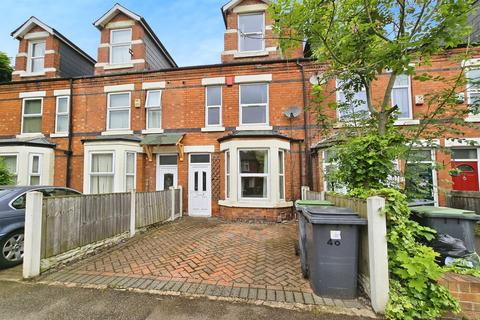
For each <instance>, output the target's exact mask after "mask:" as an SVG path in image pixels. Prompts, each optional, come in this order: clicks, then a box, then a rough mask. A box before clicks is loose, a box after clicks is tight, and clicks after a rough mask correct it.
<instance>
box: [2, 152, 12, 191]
mask: <svg viewBox="0 0 480 320" xmlns="http://www.w3.org/2000/svg"><path fill="white" fill-rule="evenodd" d="M14 183H15V179H14V176H13V175H12V173H11V172H10V170H8V168H7V166H6V164H5V161H4V160H3V159H2V158H0V186H5V185H12V184H14Z"/></svg>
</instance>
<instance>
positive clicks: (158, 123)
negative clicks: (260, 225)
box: [0, 0, 480, 221]
mask: <svg viewBox="0 0 480 320" xmlns="http://www.w3.org/2000/svg"><path fill="white" fill-rule="evenodd" d="M267 7H268V1H260V0H243V1H242V0H232V1H229V2H228V3H227V4H225V5H224V6H223V7H222V13H223V18H224V21H225V27H226V30H225V34H224V43H225V44H224V51H223V52H222V54H221V63H220V64H215V65H202V66H190V67H178V66H177V65H176V63H175V61H174V60H173V58H172V57H171V56H170V54H169V53H168V51H167V49H166V48H165V47H164V46H163V45H162V43H161V41H160V40H159V39H158V37H157V36H156V35H155V33H154V31H153V30H152V29H151V28H150V26H149V25H148V23H147V22H146V21H145V19H144V18H142V17H141V16H139V15H137V14H136V13H134V12H132V11H130V10H128V9H126V8H125V7H122V6H121V5H119V4H116V5H114V6H113V7H112V8H111V9H110V10H109V11H108V12H107V13H105V14H104V15H103V16H101V17H100V18H99V19H98V20H97V21H95V22H94V26H95V27H96V28H98V30H99V31H100V39H99V45H98V57H97V60H98V61H95V60H94V59H93V58H91V57H90V56H88V55H87V54H86V53H85V52H83V51H82V50H81V49H80V48H78V47H77V46H75V45H74V44H73V43H72V42H71V41H70V40H68V39H66V38H65V37H64V36H62V35H61V34H60V33H59V32H58V31H56V30H55V29H53V28H51V27H49V26H48V25H47V24H45V23H43V22H42V21H40V20H39V19H37V18H35V17H31V18H30V19H29V20H28V21H26V22H25V23H24V24H22V25H21V26H20V27H19V28H18V29H16V30H15V31H13V33H12V36H13V37H15V38H16V39H18V40H19V51H18V54H17V57H16V63H15V72H14V75H13V81H12V82H10V83H6V84H1V85H0V110H1V111H0V115H1V119H2V121H1V122H0V157H2V158H3V159H4V161H5V162H6V164H7V165H8V167H9V169H10V170H11V171H12V173H14V174H15V176H16V181H17V183H18V184H20V185H29V184H43V185H47V184H52V185H59V186H68V187H72V188H75V189H78V190H81V191H83V192H84V193H87V194H89V193H109V192H127V191H129V190H132V189H135V190H137V191H153V190H164V189H168V188H169V187H171V186H182V187H183V188H184V190H185V192H184V198H183V202H184V206H183V207H184V208H185V214H187V215H190V216H217V217H222V218H226V219H232V220H236V219H242V220H251V219H255V220H257V219H259V220H260V219H261V220H269V221H280V220H284V219H290V218H292V217H293V210H292V205H293V201H294V200H295V199H298V198H299V197H300V187H301V186H302V185H310V187H311V188H312V189H316V190H323V189H325V188H327V189H328V183H326V182H325V181H324V180H325V179H323V172H324V170H326V168H327V167H328V165H329V163H328V157H326V155H327V154H326V153H325V152H324V151H323V150H320V151H318V149H316V146H317V144H318V143H319V142H320V141H321V140H322V139H323V138H324V137H322V136H321V134H320V131H319V130H318V126H317V124H316V122H315V121H316V120H315V116H314V114H312V113H311V112H309V111H306V110H307V108H306V106H307V105H308V103H309V92H310V87H311V83H310V81H309V80H310V79H311V78H315V75H316V74H317V73H318V72H319V71H321V70H322V68H323V66H322V65H319V64H316V63H314V62H313V61H312V60H311V59H310V58H308V57H304V54H303V50H302V48H299V49H298V50H295V51H293V52H289V54H288V55H285V54H283V53H282V52H281V51H280V49H279V47H278V44H277V42H276V41H275V40H274V35H273V33H272V32H273V31H272V23H273V21H272V20H271V18H270V17H269V16H268V14H267V12H266V9H267ZM452 53H453V51H452V52H449V53H446V54H445V55H442V56H439V57H437V58H436V59H434V61H433V63H432V65H431V66H428V67H427V66H421V65H419V67H418V68H419V69H420V70H424V71H426V72H434V73H439V74H442V75H451V74H455V73H458V72H459V70H460V65H459V64H458V63H454V62H452V61H451V60H450V59H449V56H450V55H451V54H452ZM479 56H480V55H479ZM467 63H469V64H470V65H471V66H472V67H471V68H470V69H469V73H468V74H469V75H470V76H472V77H476V75H477V73H478V72H480V70H479V71H477V69H476V68H475V66H476V65H477V64H478V65H480V60H478V61H477V60H472V61H468V62H467ZM385 78H386V75H385ZM385 83H386V81H385V79H379V81H378V84H377V87H376V88H381V87H382V86H383V85H385ZM435 85H436V86H438V84H435ZM325 86H326V87H327V89H328V88H330V89H333V90H334V89H335V86H336V82H335V80H332V81H330V82H329V83H327V84H326V85H325ZM376 88H373V91H374V92H373V95H374V96H375V90H376ZM432 89H434V88H432V87H431V85H430V84H429V83H417V82H416V81H414V80H413V79H410V78H409V77H399V80H398V81H397V83H396V84H395V88H394V90H395V93H394V99H395V101H394V103H396V104H398V105H399V106H400V108H401V110H402V114H401V117H400V119H399V120H398V121H397V125H401V126H408V125H415V124H418V123H419V120H418V119H417V118H416V115H418V114H419V113H420V112H422V111H424V110H425V106H424V105H423V104H422V103H421V97H422V96H423V95H425V94H427V93H428V92H430V91H431V90H432ZM478 90H479V89H478V88H476V87H474V86H469V88H465V92H464V94H465V97H466V98H465V103H462V104H459V107H465V108H466V104H467V103H468V101H469V99H473V98H474V97H475V95H476V94H478ZM358 94H359V95H361V94H362V93H361V92H359V93H358ZM341 98H342V95H341V93H340V92H337V94H336V95H333V96H332V97H329V99H330V100H332V99H341ZM327 100H328V99H327ZM327 102H328V101H327ZM331 117H333V118H334V119H337V118H338V117H339V115H337V114H336V113H335V111H334V110H332V111H331ZM467 120H468V121H473V122H477V121H478V122H480V116H476V115H472V116H471V117H469V118H468V119H467ZM465 134H466V135H465V137H466V138H468V139H470V140H472V141H479V142H480V131H479V130H474V129H471V128H469V129H468V130H466V132H465ZM445 138H447V137H439V139H438V143H439V144H442V145H447V146H449V147H451V148H453V150H454V152H453V156H454V157H455V158H454V160H452V159H451V158H450V156H446V155H443V154H439V153H438V154H437V152H436V151H435V150H421V151H422V152H426V154H427V156H426V157H425V161H435V160H436V161H441V162H444V163H445V164H447V167H451V166H459V165H463V166H470V167H471V168H472V171H466V173H465V176H467V182H466V183H464V182H463V181H464V180H463V178H462V179H461V180H459V181H454V182H455V184H454V185H453V186H454V188H458V189H462V188H463V189H465V188H468V189H472V190H473V189H475V190H478V179H479V175H478V161H479V160H478V159H480V155H479V154H478V150H477V148H472V147H468V146H467V144H458V143H451V144H448V143H449V142H448V140H446V139H445ZM327 152H328V151H327ZM324 153H325V154H324ZM428 155H429V156H428ZM323 159H325V160H323ZM427 176H428V177H431V178H429V179H431V180H432V182H433V185H434V188H432V199H435V201H437V202H439V203H443V202H444V196H443V194H442V192H441V190H443V189H450V188H451V183H448V181H451V180H452V178H451V177H450V176H449V175H448V170H442V171H439V172H435V171H434V170H433V169H432V171H431V172H430V175H427ZM471 181H476V184H475V183H474V182H471Z"/></svg>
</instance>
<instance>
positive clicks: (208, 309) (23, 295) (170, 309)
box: [0, 280, 366, 320]
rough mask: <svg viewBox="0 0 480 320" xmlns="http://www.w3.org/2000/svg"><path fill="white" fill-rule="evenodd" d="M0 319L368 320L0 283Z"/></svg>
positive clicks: (126, 294)
mask: <svg viewBox="0 0 480 320" xmlns="http://www.w3.org/2000/svg"><path fill="white" fill-rule="evenodd" d="M3 319H5V320H17V319H18V320H30V319H32V320H33V319H34V320H50V319H52V320H53V319H55V320H57V319H59V320H70V319H72V320H74V319H81V320H89V319H102V320H109V319H112V320H123V319H125V320H136V319H139V320H140V319H146V320H157V319H158V320H160V319H162V320H163V319H169V320H189V319H192V320H193V319H195V320H203V319H220V320H234V319H235V320H237V319H238V320H243V319H245V320H250V319H252V320H254V319H255V320H257V319H260V320H261V319H276V320H287V319H288V320H307V319H318V320H327V319H328V320H350V319H352V320H353V319H366V318H362V317H356V316H346V315H340V314H331V313H326V312H319V311H316V312H315V311H314V312H302V311H294V310H285V309H279V308H270V307H267V306H257V305H252V304H244V303H232V302H227V301H212V300H209V299H189V298H184V297H168V296H158V295H153V294H143V293H132V292H128V291H119V290H113V289H104V290H98V289H84V288H68V287H57V286H51V285H44V284H38V283H25V282H13V281H2V280H0V320H3Z"/></svg>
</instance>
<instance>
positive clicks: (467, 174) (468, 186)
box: [452, 161, 478, 191]
mask: <svg viewBox="0 0 480 320" xmlns="http://www.w3.org/2000/svg"><path fill="white" fill-rule="evenodd" d="M452 168H454V169H460V171H461V172H460V173H459V174H458V175H457V176H452V180H453V190H459V191H478V164H477V163H476V162H469V161H465V162H460V161H457V162H452Z"/></svg>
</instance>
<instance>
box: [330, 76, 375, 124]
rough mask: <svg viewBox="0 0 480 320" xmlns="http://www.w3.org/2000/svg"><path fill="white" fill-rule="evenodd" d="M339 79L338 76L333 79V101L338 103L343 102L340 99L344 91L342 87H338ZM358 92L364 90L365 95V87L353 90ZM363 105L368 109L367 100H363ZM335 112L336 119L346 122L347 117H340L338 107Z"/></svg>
mask: <svg viewBox="0 0 480 320" xmlns="http://www.w3.org/2000/svg"><path fill="white" fill-rule="evenodd" d="M340 81H342V80H341V79H339V78H336V79H335V101H336V102H337V104H338V103H343V101H342V99H341V94H343V93H344V90H343V89H342V88H339V83H340ZM360 92H365V96H366V92H367V89H366V88H365V87H362V90H360V91H356V92H354V94H357V93H360ZM365 106H366V108H365V110H366V111H368V102H367V101H365ZM357 107H358V106H357ZM360 111H363V109H362V110H360ZM336 113H337V120H338V121H342V122H348V119H347V120H345V119H342V116H341V114H340V110H338V108H337V110H336Z"/></svg>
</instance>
